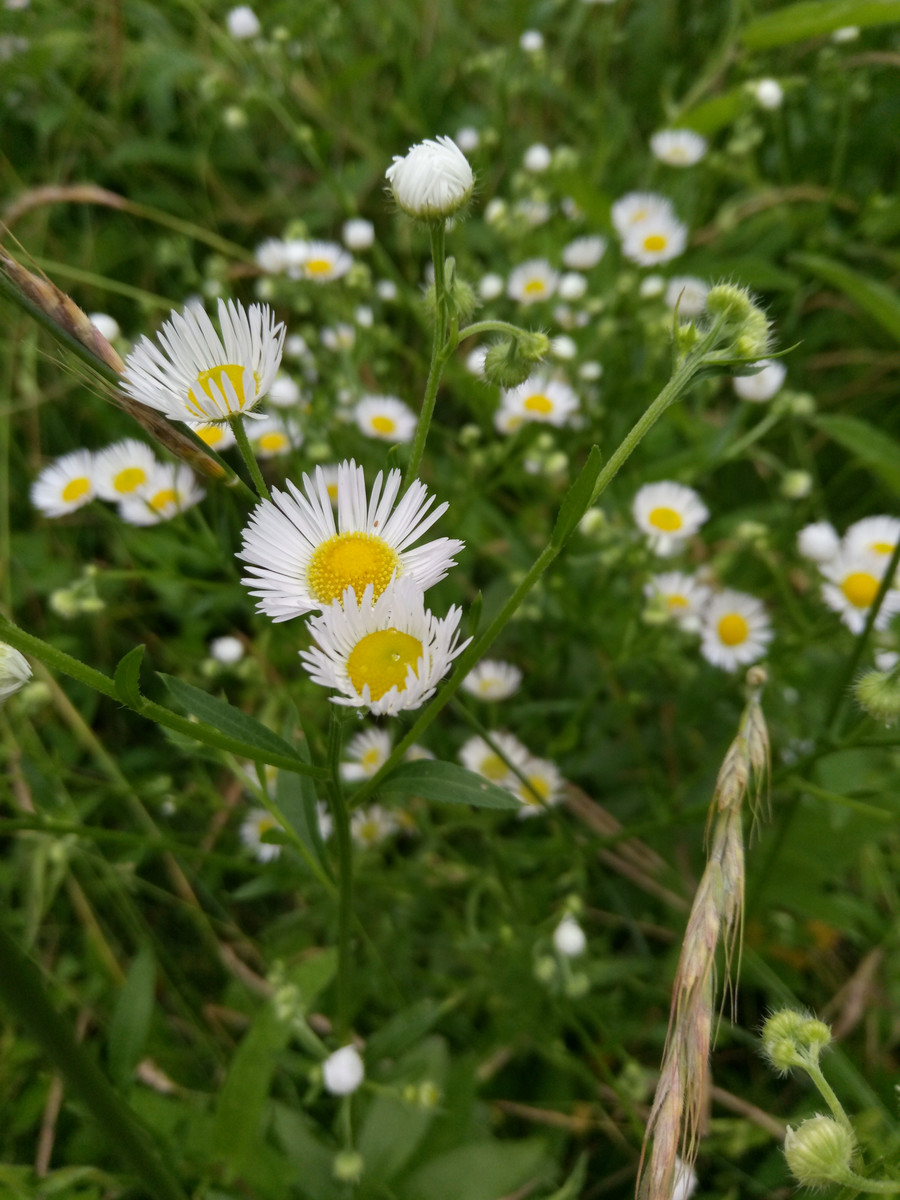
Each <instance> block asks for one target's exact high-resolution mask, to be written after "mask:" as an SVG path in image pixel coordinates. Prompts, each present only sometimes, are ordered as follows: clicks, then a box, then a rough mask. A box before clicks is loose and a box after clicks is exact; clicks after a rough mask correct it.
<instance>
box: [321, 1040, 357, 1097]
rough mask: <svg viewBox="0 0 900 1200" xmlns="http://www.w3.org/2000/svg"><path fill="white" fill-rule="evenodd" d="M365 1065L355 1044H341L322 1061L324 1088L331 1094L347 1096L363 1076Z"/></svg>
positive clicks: (353, 1090)
mask: <svg viewBox="0 0 900 1200" xmlns="http://www.w3.org/2000/svg"><path fill="white" fill-rule="evenodd" d="M365 1073H366V1071H365V1067H364V1066H363V1060H362V1059H361V1058H360V1055H359V1051H358V1050H357V1049H356V1047H355V1046H342V1047H341V1049H340V1050H335V1052H334V1054H330V1055H329V1056H328V1058H326V1059H325V1061H324V1062H323V1063H322V1081H323V1082H324V1084H325V1090H326V1091H329V1092H331V1094H332V1095H333V1096H349V1095H350V1093H351V1092H355V1091H356V1089H357V1088H358V1087H359V1085H360V1084H361V1083H362V1081H363V1078H364V1077H365Z"/></svg>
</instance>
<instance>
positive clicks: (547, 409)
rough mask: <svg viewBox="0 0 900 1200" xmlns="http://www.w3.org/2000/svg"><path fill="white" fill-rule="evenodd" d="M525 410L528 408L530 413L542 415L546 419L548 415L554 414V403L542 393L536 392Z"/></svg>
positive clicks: (529, 398) (526, 403)
mask: <svg viewBox="0 0 900 1200" xmlns="http://www.w3.org/2000/svg"><path fill="white" fill-rule="evenodd" d="M523 408H527V409H528V411H529V412H533V413H540V414H541V416H544V417H545V416H546V415H547V413H551V412H553V401H552V400H550V399H549V398H548V397H547V396H544V395H543V394H542V393H541V392H535V394H534V395H533V396H529V397H528V399H527V400H526V401H525V403H524V405H523Z"/></svg>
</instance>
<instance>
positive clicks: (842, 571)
mask: <svg viewBox="0 0 900 1200" xmlns="http://www.w3.org/2000/svg"><path fill="white" fill-rule="evenodd" d="M898 541H900V518H898V517H889V516H874V517H863V518H862V520H859V521H854V523H853V524H852V525H850V526H848V528H847V530H846V531H845V533H844V536H843V537H841V536H840V535H839V534H838V532H837V530H836V529H835V528H834V526H833V525H832V524H831V523H830V522H828V521H816V522H814V523H813V524H811V525H805V526H804V527H803V528H802V529H801V530H800V532H799V534H798V535H797V544H798V547H799V549H800V553H801V554H802V555H803V556H804V557H805V558H808V559H810V560H811V561H812V562H814V563H815V564H816V566H817V568H818V570H819V574H820V578H821V584H822V599H823V600H824V601H825V603H826V604H827V605H828V607H829V608H831V609H832V610H833V611H834V612H836V613H838V615H839V616H840V618H841V620H842V621H843V622H844V624H845V625H846V626H847V628H848V629H850V630H851V631H852V632H853V633H860V632H861V631H862V630H863V628H864V627H865V624H866V621H867V620H868V618H869V612H870V610H871V608H872V605H873V604H874V602H875V600H876V598H877V596H878V593H879V591H880V590H881V586H882V583H883V581H884V576H885V572H886V571H887V569H888V566H889V565H890V560H891V556H892V555H893V553H894V550H895V549H896V546H897V542H898ZM898 612H900V579H898V578H896V577H895V578H894V579H892V580H891V582H890V584H889V586H888V588H887V590H886V592H885V594H884V598H883V599H882V601H881V605H880V607H879V609H878V615H877V617H876V618H875V628H876V629H877V630H879V631H883V630H884V629H886V628H887V626H888V625H889V624H890V622H891V619H892V618H893V617H895V616H896V615H897V613H898Z"/></svg>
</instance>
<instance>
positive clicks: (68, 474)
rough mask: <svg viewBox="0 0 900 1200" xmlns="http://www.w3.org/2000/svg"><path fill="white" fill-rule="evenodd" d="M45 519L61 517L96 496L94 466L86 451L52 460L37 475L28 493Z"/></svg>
mask: <svg viewBox="0 0 900 1200" xmlns="http://www.w3.org/2000/svg"><path fill="white" fill-rule="evenodd" d="M29 495H30V498H31V503H32V504H33V505H34V507H35V508H37V509H39V510H40V511H41V512H42V513H43V514H44V516H45V517H64V516H65V515H66V513H70V512H74V511H75V509H76V508H81V507H82V506H83V505H85V504H89V503H90V502H91V500H93V499H94V496H95V495H96V465H95V458H94V455H93V454H91V452H90V450H73V451H72V452H71V453H70V454H64V455H63V456H62V457H61V458H57V459H54V461H53V462H52V463H48V465H47V466H46V467H44V469H43V470H42V471H41V473H40V474H39V475H38V476H37V478H36V479H35V480H34V482H33V483H32V485H31V491H30V493H29Z"/></svg>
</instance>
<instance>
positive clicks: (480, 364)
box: [466, 346, 490, 379]
mask: <svg viewBox="0 0 900 1200" xmlns="http://www.w3.org/2000/svg"><path fill="white" fill-rule="evenodd" d="M489 349H490V346H476V347H475V349H474V350H470V351H469V353H468V354H467V355H466V370H467V371H468V372H469V373H470V374H472V375H477V376H478V378H479V379H484V360H485V359H486V358H487V353H488V350H489Z"/></svg>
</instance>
